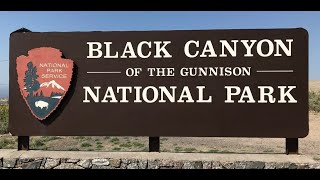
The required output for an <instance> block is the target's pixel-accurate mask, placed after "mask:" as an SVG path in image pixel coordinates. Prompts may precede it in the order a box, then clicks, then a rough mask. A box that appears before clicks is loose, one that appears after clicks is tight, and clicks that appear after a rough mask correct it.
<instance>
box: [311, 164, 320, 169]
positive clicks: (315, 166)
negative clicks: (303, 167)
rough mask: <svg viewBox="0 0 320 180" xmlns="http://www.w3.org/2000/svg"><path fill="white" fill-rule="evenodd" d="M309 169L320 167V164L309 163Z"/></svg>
mask: <svg viewBox="0 0 320 180" xmlns="http://www.w3.org/2000/svg"><path fill="white" fill-rule="evenodd" d="M309 169H320V164H318V163H317V164H309Z"/></svg>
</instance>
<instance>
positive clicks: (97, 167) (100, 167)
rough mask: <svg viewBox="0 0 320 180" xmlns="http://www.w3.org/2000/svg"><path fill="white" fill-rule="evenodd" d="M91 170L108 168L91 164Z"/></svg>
mask: <svg viewBox="0 0 320 180" xmlns="http://www.w3.org/2000/svg"><path fill="white" fill-rule="evenodd" d="M91 169H108V168H107V166H100V165H95V164H93V165H92V167H91Z"/></svg>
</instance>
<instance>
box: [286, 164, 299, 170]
mask: <svg viewBox="0 0 320 180" xmlns="http://www.w3.org/2000/svg"><path fill="white" fill-rule="evenodd" d="M288 168H289V169H298V165H297V164H295V163H290V165H289V167H288Z"/></svg>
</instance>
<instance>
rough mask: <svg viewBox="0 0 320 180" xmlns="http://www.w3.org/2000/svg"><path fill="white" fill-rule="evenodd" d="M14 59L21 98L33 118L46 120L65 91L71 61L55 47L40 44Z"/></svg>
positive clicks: (67, 87)
mask: <svg viewBox="0 0 320 180" xmlns="http://www.w3.org/2000/svg"><path fill="white" fill-rule="evenodd" d="M16 62H17V73H18V83H19V88H20V92H21V95H22V97H23V99H24V100H25V102H26V103H27V105H28V107H29V109H30V110H31V113H32V114H33V115H34V116H35V117H36V118H38V119H39V120H44V119H46V118H47V117H48V116H49V115H50V114H51V113H52V112H53V111H54V110H55V109H56V108H57V107H58V105H59V104H60V102H61V100H62V99H63V97H64V96H65V95H66V93H67V92H68V89H69V86H70V82H71V78H72V71H73V60H71V59H64V58H62V52H61V51H60V50H58V49H55V48H51V47H40V48H35V49H31V50H30V51H28V55H27V56H25V55H21V56H19V57H18V58H17V61H16Z"/></svg>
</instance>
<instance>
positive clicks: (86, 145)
mask: <svg viewBox="0 0 320 180" xmlns="http://www.w3.org/2000/svg"><path fill="white" fill-rule="evenodd" d="M91 146H92V145H91V144H90V143H87V142H85V143H82V144H81V147H91Z"/></svg>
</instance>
